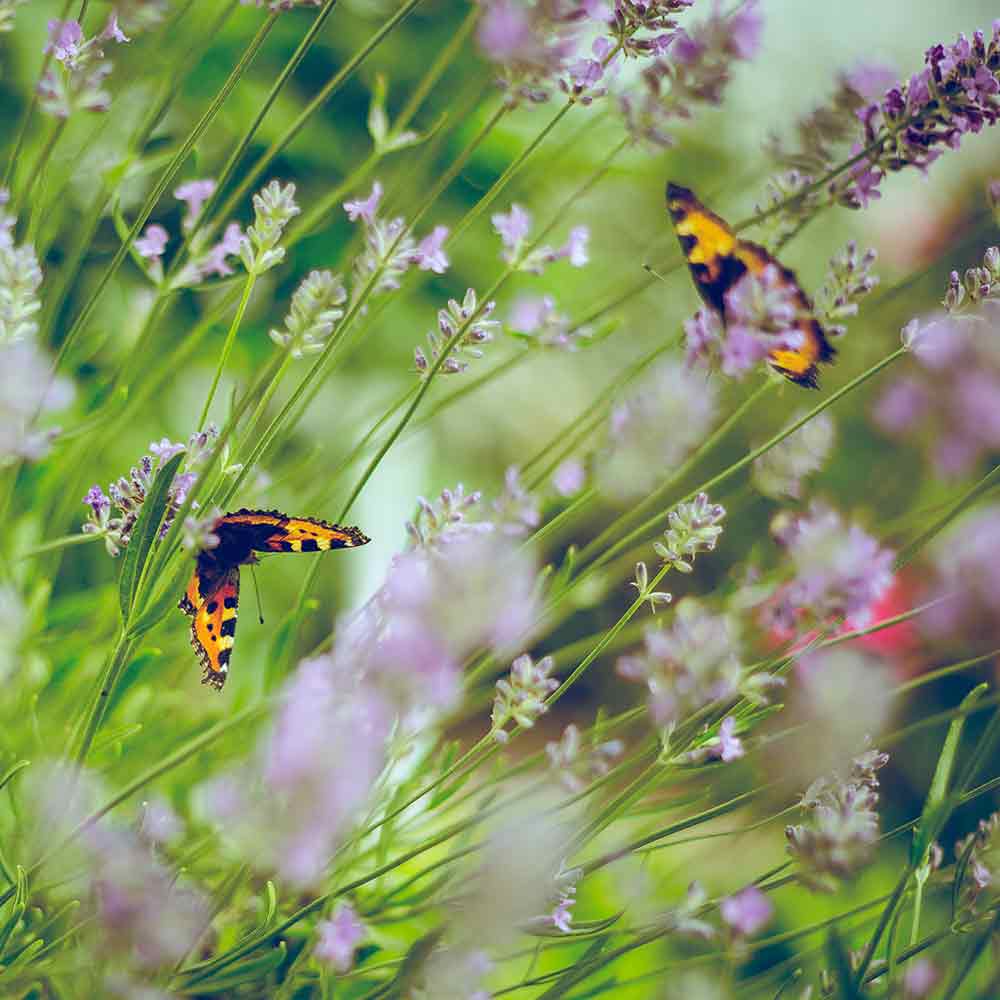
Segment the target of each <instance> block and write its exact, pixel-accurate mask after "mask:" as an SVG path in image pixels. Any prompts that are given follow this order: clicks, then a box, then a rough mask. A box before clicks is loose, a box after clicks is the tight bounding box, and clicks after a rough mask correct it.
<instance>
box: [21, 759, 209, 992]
mask: <svg viewBox="0 0 1000 1000" xmlns="http://www.w3.org/2000/svg"><path fill="white" fill-rule="evenodd" d="M106 800H107V793H106V792H104V790H103V789H102V788H101V785H100V783H99V782H98V781H97V779H96V778H94V777H93V776H92V775H91V774H90V773H89V772H86V771H84V772H78V771H75V770H72V769H70V768H69V767H68V766H64V765H42V766H40V767H38V768H32V774H31V775H30V776H29V779H28V781H27V782H26V802H25V810H26V817H27V818H28V820H29V822H30V823H31V824H32V825H34V826H35V827H36V828H37V829H36V830H35V833H36V835H37V837H38V839H37V840H36V841H35V842H34V844H31V845H29V850H33V851H34V852H36V853H37V852H38V845H39V844H43V843H52V842H62V841H63V838H64V837H65V836H66V835H67V834H69V833H70V831H72V830H74V829H76V830H79V835H78V836H77V837H76V838H75V839H74V840H73V842H72V844H71V845H70V846H69V847H68V848H65V847H64V849H63V852H62V853H61V854H60V855H58V856H57V857H56V858H54V859H53V860H52V861H51V862H48V864H51V865H52V866H54V869H50V872H51V874H52V875H62V876H63V877H62V878H61V879H60V878H56V879H55V884H56V885H57V886H59V888H58V889H57V890H56V892H57V893H60V894H62V895H64V896H68V898H71V899H72V898H76V899H85V900H86V905H87V906H88V908H89V909H90V911H91V915H92V920H93V925H94V927H95V928H96V929H97V931H98V934H99V947H100V949H101V951H102V952H104V953H105V954H106V955H107V956H108V957H109V958H111V959H113V960H114V963H115V965H116V966H117V967H118V968H123V969H130V970H135V971H136V972H143V971H145V972H146V973H147V974H148V973H149V972H155V971H156V970H161V971H163V970H169V969H170V968H171V967H173V966H175V965H176V963H177V962H179V961H180V960H181V959H183V958H184V957H185V956H186V955H187V954H188V953H189V951H190V950H191V948H192V947H194V945H195V944H196V943H197V940H198V938H199V937H200V936H201V934H202V933H203V932H204V930H205V928H206V927H207V925H208V922H209V919H210V911H209V903H208V899H207V897H205V896H204V895H203V894H202V893H201V892H200V891H199V890H198V889H197V888H195V887H194V886H192V885H189V884H187V883H186V881H184V880H180V879H179V877H178V872H176V871H173V870H172V869H171V868H169V867H168V866H167V864H166V863H165V862H164V861H163V860H161V859H160V858H159V857H158V856H157V853H156V852H155V851H154V850H151V849H150V848H151V845H150V842H149V840H148V839H146V838H144V837H143V836H142V835H141V832H140V831H139V830H137V829H136V828H135V827H132V826H124V825H120V824H117V823H114V822H112V821H111V820H109V819H108V818H107V817H104V818H103V819H101V820H98V821H96V822H95V821H90V822H88V823H87V824H83V823H82V821H83V820H84V818H85V817H87V816H88V814H91V813H92V812H93V810H94V809H95V808H96V807H97V805H98V804H99V802H104V801H106ZM56 834H59V836H58V837H56ZM50 838H51V839H50ZM67 850H68V852H69V856H66V854H65V852H66V851H67ZM67 872H69V873H71V876H70V879H68V880H67V878H66V873H67ZM61 883H62V884H61Z"/></svg>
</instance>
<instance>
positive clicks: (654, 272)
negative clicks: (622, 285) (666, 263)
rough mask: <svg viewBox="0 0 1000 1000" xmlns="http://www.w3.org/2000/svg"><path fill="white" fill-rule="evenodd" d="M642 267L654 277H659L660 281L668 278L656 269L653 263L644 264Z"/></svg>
mask: <svg viewBox="0 0 1000 1000" xmlns="http://www.w3.org/2000/svg"><path fill="white" fill-rule="evenodd" d="M642 269H643V270H644V271H646V272H648V273H649V274H651V275H652V276H653V277H654V278H659V280H660V281H666V280H667V279H666V278H665V277H664V276H663V275H662V274H660V272H659V271H657V270H656V268H655V267H653V265H652V264H643V265H642Z"/></svg>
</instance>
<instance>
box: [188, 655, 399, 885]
mask: <svg viewBox="0 0 1000 1000" xmlns="http://www.w3.org/2000/svg"><path fill="white" fill-rule="evenodd" d="M352 688H354V689H353V690H352ZM391 718H392V717H391V714H390V712H389V711H388V708H387V706H386V704H385V703H384V702H383V701H382V699H381V698H380V697H379V696H378V695H377V693H375V692H374V691H371V690H366V689H363V688H358V687H357V685H355V684H352V683H351V681H350V679H349V678H348V677H347V676H346V675H345V674H344V673H343V672H340V671H338V670H337V667H336V664H335V662H334V661H333V659H332V658H330V657H320V658H316V659H311V660H304V661H303V662H302V663H301V664H300V665H299V668H298V670H297V671H296V672H295V674H293V675H292V677H291V678H290V679H289V680H288V682H287V683H286V685H285V690H284V697H283V698H282V700H281V703H280V708H279V710H278V713H277V717H276V718H275V721H274V725H273V728H272V730H271V732H270V733H269V734H268V736H267V737H266V738H265V739H264V740H263V741H262V743H261V744H260V746H259V748H258V751H257V755H256V758H255V759H253V760H252V761H251V762H250V763H249V764H247V765H244V766H242V767H241V768H239V769H238V770H235V771H233V772H231V773H229V774H227V775H223V776H220V777H218V778H215V779H213V780H212V781H210V782H208V783H207V784H206V785H205V786H203V788H202V789H201V807H202V810H203V812H204V813H205V814H206V815H207V817H208V818H209V819H211V820H213V821H215V822H218V823H220V824H222V825H224V826H225V829H226V840H227V842H228V843H229V844H231V846H232V847H233V849H234V850H235V851H237V852H238V853H239V854H241V855H242V856H244V857H246V858H247V859H248V860H252V862H253V863H254V865H255V866H256V867H258V868H260V869H262V870H265V871H268V870H272V871H277V872H278V873H279V874H280V875H281V877H282V878H284V879H285V880H287V881H288V882H289V883H290V884H292V885H296V886H299V887H303V888H304V887H307V886H311V885H314V884H315V883H316V882H317V880H318V879H319V878H320V877H321V876H322V874H323V872H324V871H325V869H326V867H327V865H328V864H329V862H330V859H331V858H332V856H333V853H334V851H335V850H336V846H337V844H338V841H339V838H340V836H341V835H343V833H344V832H345V831H346V830H347V828H348V826H349V824H350V823H351V822H352V821H353V820H354V819H355V818H356V815H357V812H358V810H359V809H360V808H361V806H362V805H363V803H364V802H365V800H366V799H367V797H368V795H369V794H370V791H371V787H372V783H373V782H374V780H375V778H376V776H377V775H378V773H379V772H380V771H381V769H382V767H383V764H384V761H385V741H386V738H387V736H388V734H389V728H390V725H391Z"/></svg>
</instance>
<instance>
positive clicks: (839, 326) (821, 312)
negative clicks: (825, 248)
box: [815, 240, 879, 337]
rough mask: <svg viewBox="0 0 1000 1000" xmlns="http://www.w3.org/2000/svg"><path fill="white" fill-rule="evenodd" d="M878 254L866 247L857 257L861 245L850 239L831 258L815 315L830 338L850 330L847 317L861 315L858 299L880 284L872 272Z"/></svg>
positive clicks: (817, 299) (817, 301) (817, 298)
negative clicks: (859, 313) (846, 323)
mask: <svg viewBox="0 0 1000 1000" xmlns="http://www.w3.org/2000/svg"><path fill="white" fill-rule="evenodd" d="M876 256H877V255H876V253H875V251H874V250H872V249H868V250H866V251H865V252H864V253H863V254H862V255H861V256H860V257H859V256H858V245H857V244H856V243H855V242H854V240H851V241H850V242H849V243H848V244H847V246H846V247H845V248H844V249H843V251H841V252H840V253H839V254H837V255H836V256H835V257H834V258H833V259H832V260H831V261H830V268H829V270H828V271H827V276H826V281H825V282H824V283H823V286H822V288H820V290H819V293H818V294H817V296H816V309H815V314H816V317H817V319H819V320H820V322H821V323H822V324H823V327H824V329H825V330H826V332H827V333H828V334H829V335H830V336H831V337H840V336H843V334H845V333H846V332H847V327H846V326H845V325H844V322H843V321H844V320H845V319H849V318H850V317H852V316H857V314H858V300H859V299H861V298H863V297H864V296H865V295H867V294H868V293H869V292H871V291H872V290H873V289H874V288H876V287H877V285H878V282H879V279H878V275H875V274H872V270H871V269H872V265H873V264H874V263H875V259H876Z"/></svg>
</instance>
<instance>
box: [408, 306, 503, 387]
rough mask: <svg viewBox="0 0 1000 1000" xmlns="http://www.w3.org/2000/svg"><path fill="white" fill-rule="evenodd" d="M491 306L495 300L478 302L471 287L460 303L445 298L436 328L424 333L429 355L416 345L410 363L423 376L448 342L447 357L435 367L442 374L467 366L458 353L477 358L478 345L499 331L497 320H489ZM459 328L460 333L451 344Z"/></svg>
mask: <svg viewBox="0 0 1000 1000" xmlns="http://www.w3.org/2000/svg"><path fill="white" fill-rule="evenodd" d="M494 309H496V303H495V302H492V301H491V302H484V303H483V304H482V305H480V304H479V300H478V299H477V297H476V291H475V289H474V288H469V289H467V290H466V292H465V297H464V298H463V299H462V301H461V303H459V302H456V301H455V299H448V307H447V308H446V309H439V310H438V328H437V331H436V332H435V331H433V330H432V331H431V332H430V333H428V334H427V346H428V351H429V354H430V357H428V355H427V354H425V353H424V352H423V350H422V349H421V348H419V347H416V348H414V350H413V359H414V364H415V365H416V368H417V371H418V372H419V373H420V375H421V377H423V378H427V377H428V376H429V375H430V371H431V368H432V367H433V365H434V364H436V363H437V361H438V359H439V358H440V357H441V353H442V351H444V350H445V347H446V346H447V345H448V344H451V347H450V348H449V349H448V352H447V357H446V358H445V359H444V361H442V362H441V365H440V367H439V368H438V372H439V373H440V374H442V375H456V374H459V373H460V372H464V371H465V370H466V369H467V368H468V367H469V363H468V362H467V361H463V360H462V359H461V358H460V357H458V354H459V352H464V353H465V354H466V356H468V357H470V358H477V359H478V358H481V357H482V356H483V352H482V350H481V348H480V346H479V345H481V344H488V343H489V342H490V341H491V340H493V338H494V336H495V335H496V333H497V332H498V331H499V330H500V323H498V322H497V321H496V320H492V319H490V316H491V315H492V314H493V310H494ZM460 331H461V336H459V337H458V340H456V341H455V342H454V343H453V344H452V341H453V340H454V338H455V337H456V335H458V334H459V332H460Z"/></svg>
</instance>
